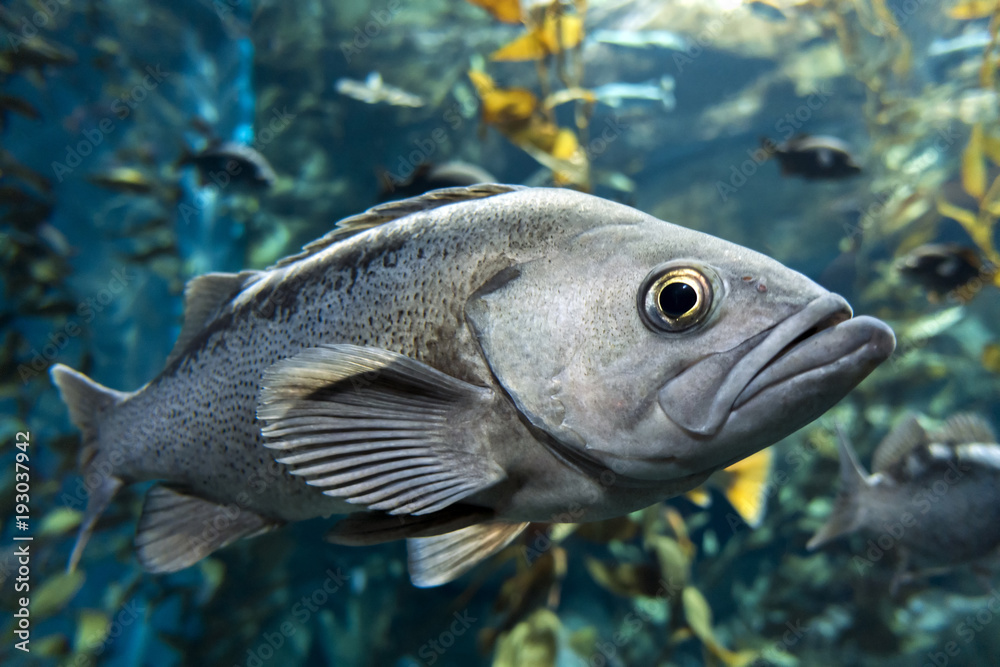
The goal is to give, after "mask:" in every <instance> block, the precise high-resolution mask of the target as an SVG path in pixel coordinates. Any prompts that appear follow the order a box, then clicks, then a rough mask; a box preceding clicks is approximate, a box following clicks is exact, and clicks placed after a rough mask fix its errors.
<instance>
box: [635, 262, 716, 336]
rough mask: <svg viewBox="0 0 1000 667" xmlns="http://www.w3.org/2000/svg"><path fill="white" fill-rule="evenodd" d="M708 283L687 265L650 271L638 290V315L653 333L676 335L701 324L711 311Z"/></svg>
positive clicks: (703, 274) (699, 273)
mask: <svg viewBox="0 0 1000 667" xmlns="http://www.w3.org/2000/svg"><path fill="white" fill-rule="evenodd" d="M712 298H713V289H712V280H711V279H710V278H709V276H708V275H706V273H705V271H703V270H701V269H698V268H695V267H693V266H688V265H680V266H678V265H676V264H672V265H667V266H661V267H657V268H656V269H654V270H653V271H652V272H651V273H650V274H649V275H648V276H646V279H645V280H644V281H643V283H642V287H641V288H640V290H639V315H640V316H641V317H642V321H643V323H644V324H645V325H646V326H647V327H648V328H650V329H652V330H653V331H656V332H667V333H680V332H682V331H687V330H689V329H691V328H693V327H695V326H697V325H699V324H701V323H702V322H704V321H705V320H706V319H707V317H708V315H709V313H710V312H711V310H712Z"/></svg>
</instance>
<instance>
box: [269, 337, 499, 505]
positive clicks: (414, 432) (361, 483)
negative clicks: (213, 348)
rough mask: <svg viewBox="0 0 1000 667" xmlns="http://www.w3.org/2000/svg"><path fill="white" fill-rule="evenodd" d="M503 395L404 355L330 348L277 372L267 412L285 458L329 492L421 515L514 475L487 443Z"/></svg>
mask: <svg viewBox="0 0 1000 667" xmlns="http://www.w3.org/2000/svg"><path fill="white" fill-rule="evenodd" d="M494 400H495V395H494V393H493V392H492V391H491V390H489V389H483V388H481V387H476V386H473V385H471V384H468V383H466V382H462V381H461V380H457V379H455V378H453V377H451V376H449V375H446V374H444V373H442V372H440V371H437V370H435V369H433V368H431V367H430V366H427V365H425V364H422V363H419V362H417V361H414V360H413V359H410V358H408V357H405V356H403V355H401V354H397V353H395V352H390V351H388V350H381V349H375V348H367V347H359V346H356V345H322V346H319V347H314V348H310V349H308V350H305V351H304V352H302V353H300V354H298V355H296V356H294V357H291V358H289V359H285V360H283V361H279V362H278V363H276V364H274V365H273V366H271V368H269V369H268V370H267V372H266V373H265V374H264V380H263V390H262V391H261V398H260V404H259V406H258V408H257V417H258V418H259V419H260V420H262V421H263V422H264V424H265V425H264V427H263V429H262V430H261V432H262V433H263V435H264V438H265V440H266V445H267V446H268V447H269V448H271V449H273V450H275V459H276V460H277V461H278V462H279V463H283V464H285V465H287V466H289V468H290V471H291V473H292V474H294V475H300V476H302V477H304V478H305V479H306V481H307V482H308V483H309V484H311V485H313V486H316V487H318V488H320V489H322V490H323V493H325V494H327V495H329V496H334V497H337V498H343V499H345V500H346V501H347V502H350V503H356V504H359V505H365V506H367V507H368V509H370V510H382V511H386V512H389V513H390V514H418V515H419V514H430V513H433V512H437V511H439V510H441V509H443V508H445V507H448V506H449V505H451V504H453V503H456V502H458V501H459V500H461V499H463V498H465V497H467V496H469V495H472V494H474V493H476V492H478V491H481V490H483V489H486V488H487V487H490V486H492V485H493V484H496V483H497V482H499V481H500V480H502V479H503V478H504V477H505V473H504V471H503V469H502V468H501V467H500V466H499V465H497V464H496V463H495V462H494V461H493V460H492V458H491V457H490V453H489V451H488V450H487V449H486V447H485V446H484V444H483V437H482V433H483V431H482V429H483V421H484V417H485V416H486V414H487V412H488V410H489V409H490V406H491V405H492V403H493V401H494Z"/></svg>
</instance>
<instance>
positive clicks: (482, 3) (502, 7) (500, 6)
mask: <svg viewBox="0 0 1000 667" xmlns="http://www.w3.org/2000/svg"><path fill="white" fill-rule="evenodd" d="M469 4H473V5H475V6H476V7H482V8H483V9H485V10H486V11H488V12H489V13H490V14H492V15H493V18H495V19H498V20H500V21H503V22H504V23H520V22H521V0H469Z"/></svg>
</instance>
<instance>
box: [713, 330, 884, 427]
mask: <svg viewBox="0 0 1000 667" xmlns="http://www.w3.org/2000/svg"><path fill="white" fill-rule="evenodd" d="M884 330H888V327H887V326H886V325H885V324H883V323H882V322H880V321H879V320H876V319H874V318H871V317H867V316H860V317H857V318H853V319H852V318H851V314H850V311H847V312H844V311H838V312H835V313H832V314H831V315H830V316H829V317H827V318H825V319H823V320H822V321H820V322H818V323H816V324H815V325H813V326H811V327H809V328H808V329H806V330H805V331H803V332H802V333H801V334H799V335H798V336H796V337H795V338H794V339H792V340H791V341H790V342H789V343H788V344H787V345H786V346H785V347H783V348H782V349H781V350H780V351H779V352H778V353H777V354H776V355H774V356H773V357H772V358H771V359H770V360H769V361H768V362H767V363H766V364H764V366H763V367H762V368H761V369H760V370H759V371H758V372H757V373H756V374H755V375H754V376H753V378H752V379H751V380H750V382H749V383H748V384H747V385H746V387H744V389H743V391H741V392H740V394H739V396H737V397H736V401H735V402H734V403H733V406H732V409H733V410H738V409H739V408H740V407H742V406H743V405H744V404H746V403H747V402H748V401H749V400H751V399H752V398H754V397H755V396H757V395H758V394H760V393H761V392H763V391H764V390H765V389H768V388H770V387H773V386H775V385H778V384H780V383H782V382H784V381H786V380H788V379H790V378H793V377H797V376H801V375H802V374H804V373H808V372H809V371H812V370H817V369H820V368H823V367H826V366H828V365H830V364H832V363H835V362H837V361H838V360H841V359H844V358H846V357H849V356H850V355H852V354H853V353H854V352H856V351H858V350H860V349H861V348H862V347H864V346H865V345H866V344H868V343H869V342H871V341H872V340H873V338H874V337H880V336H879V335H880V334H882V333H884ZM889 334H890V336H891V334H892V332H891V331H889ZM879 342H880V341H879ZM894 344H895V343H894V342H893V346H894ZM891 352H892V349H891V348H890V349H889V353H891ZM885 356H886V357H887V356H888V354H886V355H885Z"/></svg>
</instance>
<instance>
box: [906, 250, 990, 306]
mask: <svg viewBox="0 0 1000 667" xmlns="http://www.w3.org/2000/svg"><path fill="white" fill-rule="evenodd" d="M896 270H898V271H899V272H900V273H901V274H903V275H904V276H906V277H907V278H909V279H910V280H912V281H913V282H915V283H917V284H919V285H920V286H922V287H923V288H924V289H926V290H927V291H928V292H929V293H930V294H931V296H932V297H933V298H940V297H942V296H944V295H946V294H948V293H950V292H954V291H955V290H958V289H961V288H963V287H965V286H967V285H969V283H971V282H973V281H974V280H976V279H977V278H981V277H982V276H983V273H984V271H983V261H982V259H980V257H979V253H978V252H976V250H975V249H974V248H969V247H966V246H961V245H958V244H956V243H928V244H926V245H922V246H920V247H919V248H916V249H914V250H912V251H910V252H909V253H907V254H906V255H904V256H903V257H901V258H900V259H899V260H897V261H896Z"/></svg>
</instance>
